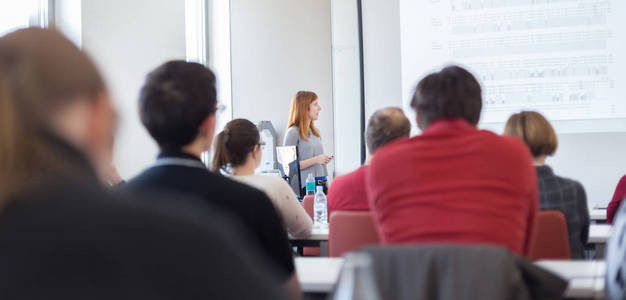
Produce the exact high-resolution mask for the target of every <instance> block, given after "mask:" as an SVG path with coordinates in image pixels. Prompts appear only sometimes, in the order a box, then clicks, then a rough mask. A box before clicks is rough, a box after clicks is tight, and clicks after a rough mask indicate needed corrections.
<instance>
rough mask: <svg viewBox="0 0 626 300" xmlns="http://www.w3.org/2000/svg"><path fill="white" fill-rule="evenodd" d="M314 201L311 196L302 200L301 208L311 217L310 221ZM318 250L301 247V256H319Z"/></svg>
mask: <svg viewBox="0 0 626 300" xmlns="http://www.w3.org/2000/svg"><path fill="white" fill-rule="evenodd" d="M314 199H315V197H313V196H312V195H307V196H305V197H304V199H302V207H304V210H305V211H306V213H307V214H309V217H311V219H313V200H314ZM320 253H321V251H320V248H319V247H303V248H302V255H303V256H320Z"/></svg>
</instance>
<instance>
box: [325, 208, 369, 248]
mask: <svg viewBox="0 0 626 300" xmlns="http://www.w3.org/2000/svg"><path fill="white" fill-rule="evenodd" d="M328 230H329V231H328V256H330V257H341V256H343V255H344V254H345V253H346V252H350V251H354V250H358V249H359V248H361V247H362V246H365V245H376V244H378V241H379V240H378V233H377V232H376V227H375V226H374V219H373V218H372V213H371V212H369V211H341V210H339V211H334V212H333V214H332V215H331V216H330V224H329V227H328Z"/></svg>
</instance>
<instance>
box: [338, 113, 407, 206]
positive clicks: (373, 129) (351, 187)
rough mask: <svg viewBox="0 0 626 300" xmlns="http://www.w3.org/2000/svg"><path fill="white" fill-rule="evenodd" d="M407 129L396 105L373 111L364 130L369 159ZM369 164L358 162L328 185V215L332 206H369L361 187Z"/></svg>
mask: <svg viewBox="0 0 626 300" xmlns="http://www.w3.org/2000/svg"><path fill="white" fill-rule="evenodd" d="M410 133H411V122H409V119H407V118H406V116H405V115H404V112H403V111H402V109H401V108H399V107H386V108H383V109H380V110H377V111H376V112H374V114H373V115H372V116H371V117H370V119H369V122H368V124H367V129H366V130H365V141H366V144H367V149H368V150H369V153H370V160H371V159H372V157H373V156H374V153H375V152H376V151H377V150H378V149H379V148H381V147H383V146H385V145H387V144H389V143H391V142H393V141H395V140H397V139H400V138H407V137H409V134H410ZM368 169H369V166H368V165H367V164H365V165H363V166H361V167H360V168H358V169H357V170H356V171H353V172H351V173H348V174H345V175H343V176H339V177H337V178H335V180H333V183H332V184H331V185H330V188H329V189H328V215H329V216H330V214H331V213H332V212H333V211H336V210H351V211H354V210H356V211H361V210H369V203H368V202H367V193H366V191H365V174H366V173H367V170H368Z"/></svg>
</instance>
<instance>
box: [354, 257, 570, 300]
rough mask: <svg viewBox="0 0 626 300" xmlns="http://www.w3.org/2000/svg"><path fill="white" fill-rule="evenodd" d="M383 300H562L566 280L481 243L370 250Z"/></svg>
mask: <svg viewBox="0 0 626 300" xmlns="http://www.w3.org/2000/svg"><path fill="white" fill-rule="evenodd" d="M361 251H362V252H365V253H368V254H369V255H370V256H371V257H372V261H373V269H374V274H375V275H374V278H375V281H376V282H377V285H378V290H379V292H380V294H381V299H384V300H396V299H398V300H400V299H402V300H404V299H415V300H422V299H424V300H435V299H441V300H464V299H465V300H487V299H488V300H499V299H502V300H526V299H561V295H562V294H563V292H564V291H565V288H566V287H567V282H566V281H564V280H563V279H561V278H559V277H558V276H556V275H554V274H553V273H551V272H548V271H546V270H544V269H541V268H539V267H537V266H535V265H534V264H533V263H531V262H529V261H527V260H525V259H524V258H522V257H519V256H517V255H514V254H512V253H511V252H509V251H507V250H506V249H503V248H499V247H494V246H485V245H420V246H375V247H368V248H365V249H363V250H361Z"/></svg>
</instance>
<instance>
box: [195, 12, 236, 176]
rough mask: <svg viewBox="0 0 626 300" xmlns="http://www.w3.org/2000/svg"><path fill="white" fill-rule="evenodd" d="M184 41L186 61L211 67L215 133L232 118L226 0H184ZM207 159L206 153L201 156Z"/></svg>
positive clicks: (208, 160)
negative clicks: (215, 116) (214, 97)
mask: <svg viewBox="0 0 626 300" xmlns="http://www.w3.org/2000/svg"><path fill="white" fill-rule="evenodd" d="M185 41H186V46H187V61H195V62H198V63H201V64H204V65H206V66H208V67H209V68H211V70H212V71H213V72H214V73H215V76H216V77H217V101H218V106H219V107H220V108H222V109H220V110H218V113H217V124H216V128H215V131H216V132H215V133H216V134H217V133H218V132H220V131H222V129H223V128H224V126H226V123H228V122H229V121H230V120H231V119H232V96H231V82H230V1H228V0H186V1H185ZM202 159H203V161H204V162H205V163H207V164H208V163H209V162H210V153H209V152H207V153H205V154H204V155H203V157H202Z"/></svg>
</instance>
